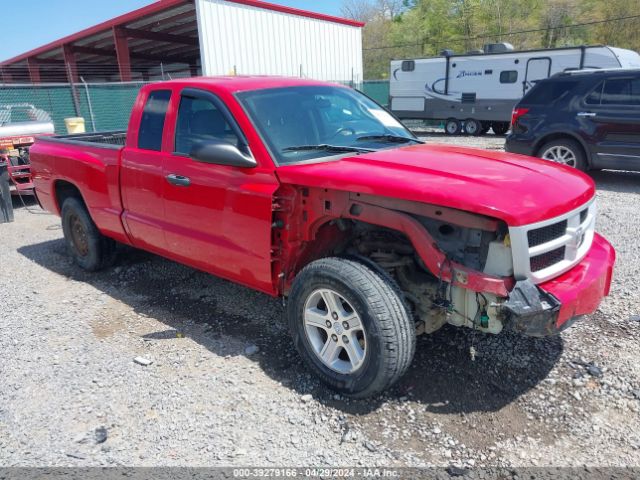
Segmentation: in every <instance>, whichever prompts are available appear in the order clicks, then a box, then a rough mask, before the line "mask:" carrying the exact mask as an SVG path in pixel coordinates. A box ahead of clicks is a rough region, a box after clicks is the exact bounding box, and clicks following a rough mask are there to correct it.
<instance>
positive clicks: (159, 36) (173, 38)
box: [120, 27, 198, 46]
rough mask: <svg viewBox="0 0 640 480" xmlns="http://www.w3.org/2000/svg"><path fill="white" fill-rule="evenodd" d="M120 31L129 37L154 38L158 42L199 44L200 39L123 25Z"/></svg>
mask: <svg viewBox="0 0 640 480" xmlns="http://www.w3.org/2000/svg"><path fill="white" fill-rule="evenodd" d="M120 31H121V32H122V34H123V35H126V36H127V37H128V38H141V39H143V40H153V41H156V42H167V43H177V44H183V45H195V46H197V45H198V39H197V38H194V37H187V36H185V35H175V34H172V33H162V32H151V31H147V30H137V29H134V28H125V27H121V28H120Z"/></svg>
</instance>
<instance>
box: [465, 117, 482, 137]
mask: <svg viewBox="0 0 640 480" xmlns="http://www.w3.org/2000/svg"><path fill="white" fill-rule="evenodd" d="M464 131H465V132H467V133H468V134H469V135H474V136H475V135H480V133H481V132H482V125H481V124H480V122H479V121H478V120H475V119H473V118H468V119H466V120H465V121H464Z"/></svg>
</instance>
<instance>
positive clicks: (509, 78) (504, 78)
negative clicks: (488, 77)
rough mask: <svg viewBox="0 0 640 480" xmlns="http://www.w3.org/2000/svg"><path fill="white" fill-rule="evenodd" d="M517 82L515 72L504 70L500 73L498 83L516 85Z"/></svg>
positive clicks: (516, 73)
mask: <svg viewBox="0 0 640 480" xmlns="http://www.w3.org/2000/svg"><path fill="white" fill-rule="evenodd" d="M517 81H518V71H517V70H504V71H502V72H500V83H516V82H517Z"/></svg>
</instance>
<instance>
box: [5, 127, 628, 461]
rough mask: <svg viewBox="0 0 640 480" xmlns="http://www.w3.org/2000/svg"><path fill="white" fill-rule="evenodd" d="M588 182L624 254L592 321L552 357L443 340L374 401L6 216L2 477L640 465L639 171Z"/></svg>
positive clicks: (171, 272)
mask: <svg viewBox="0 0 640 480" xmlns="http://www.w3.org/2000/svg"><path fill="white" fill-rule="evenodd" d="M428 138H429V140H430V141H438V142H457V143H462V144H471V145H477V146H481V147H486V148H495V149H499V148H501V145H502V143H503V139H502V138H500V137H494V136H487V137H484V138H470V137H459V138H456V139H452V138H450V137H444V136H441V135H436V134H429V135H428ZM594 178H595V179H596V181H597V183H598V197H599V208H600V217H599V230H600V231H601V232H602V233H604V234H605V235H606V236H607V237H608V238H609V239H610V241H612V242H613V244H614V246H615V247H616V249H617V252H618V264H617V269H616V273H615V279H614V281H615V283H614V285H613V289H612V295H611V297H609V298H608V299H607V300H606V301H605V302H604V303H603V304H602V306H601V308H600V310H599V311H598V312H597V313H596V314H595V315H593V316H592V317H591V318H589V319H588V320H585V321H583V322H581V323H578V324H576V325H575V326H574V327H573V328H571V329H570V330H569V331H567V332H566V333H564V334H563V335H562V337H560V338H553V339H545V340H536V339H530V338H523V337H518V336H513V335H501V336H484V335H481V334H477V335H474V334H473V333H472V332H470V331H468V330H460V329H455V328H450V327H445V328H443V329H442V330H441V331H439V332H437V333H436V334H434V335H432V336H428V337H426V336H425V337H421V338H420V339H419V342H418V349H417V354H416V358H415V361H414V362H413V365H412V367H411V369H410V371H409V373H408V374H407V375H406V377H405V378H403V380H402V381H401V382H400V383H399V385H398V386H397V387H395V388H394V389H392V390H391V391H390V392H388V393H387V394H385V395H384V396H382V397H379V398H376V399H372V400H368V401H348V400H346V399H344V398H341V397H340V396H338V395H334V394H333V393H332V392H330V391H328V390H327V389H325V388H324V387H323V386H322V385H321V384H319V383H318V382H317V381H316V380H315V378H313V377H312V376H311V375H310V374H309V373H308V372H307V371H306V370H305V368H304V367H303V366H301V364H300V361H299V359H298V357H297V355H296V354H295V353H294V351H293V350H292V346H291V343H290V341H289V338H288V335H287V331H286V328H285V325H284V322H283V321H282V306H281V302H280V301H277V300H273V299H270V298H268V297H266V296H264V295H262V294H259V293H255V292H252V291H250V290H247V289H245V288H242V287H239V286H236V285H233V284H231V283H228V282H226V281H223V280H219V279H216V278H214V277H211V276H208V275H205V274H203V273H200V272H197V271H194V270H191V269H189V268H187V267H183V266H181V265H177V264H175V263H172V262H170V261H167V260H164V259H161V258H159V257H155V256H153V255H150V254H146V253H143V252H137V251H133V250H130V249H122V251H121V252H120V261H119V263H118V264H117V265H116V266H115V267H112V268H110V269H108V270H106V271H103V272H99V273H95V274H88V273H85V272H83V271H81V270H80V269H78V268H76V267H75V266H73V265H72V263H71V262H70V260H69V258H68V257H67V255H66V253H65V249H64V244H63V242H62V240H61V238H62V232H61V230H60V227H59V220H58V219H57V218H56V217H53V216H49V215H43V214H31V213H29V212H28V211H27V210H26V209H24V208H18V209H17V211H16V222H15V223H12V224H5V225H0V239H1V240H2V242H1V245H2V247H1V248H2V250H0V260H1V261H0V265H1V266H0V285H2V290H1V292H2V293H1V294H0V312H2V313H1V315H2V324H1V325H2V330H1V332H2V335H0V352H1V353H0V355H1V363H0V379H1V383H0V384H1V387H0V466H13V465H23V466H41V465H59V466H76V465H81V466H89V465H92V466H93V465H128V466H134V465H145V466H151V465H190V466H198V465H202V466H205V465H207V466H213V465H225V466H232V465H233V466H236V465H237V466H240V465H263V466H270V465H271V466H273V465H279V466H282V465H287V466H294V465H303V466H307V465H319V466H322V465H334V466H337V465H343V466H344V465H349V466H359V465H367V466H382V465H387V466H405V465H407V466H430V465H438V466H449V465H453V466H456V467H469V466H476V467H477V466H485V465H486V466H548V465H554V466H565V465H583V464H587V465H597V466H606V465H615V466H624V465H636V466H640V414H639V411H640V355H638V353H639V352H638V340H639V339H640V321H639V320H638V319H639V318H640V301H639V299H638V290H637V279H638V278H639V276H640V271H639V270H640V253H639V250H638V242H637V240H636V239H637V234H638V232H639V231H640V215H638V207H639V206H640V201H639V197H638V194H639V193H640V174H635V173H622V172H606V171H605V172H596V173H595V174H594ZM31 208H32V209H34V210H35V209H36V207H33V206H32V207H31ZM472 345H474V347H475V349H476V350H477V351H478V356H477V358H476V360H475V361H474V362H472V361H471V359H470V357H469V348H470V347H471V346H472Z"/></svg>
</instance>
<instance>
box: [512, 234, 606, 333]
mask: <svg viewBox="0 0 640 480" xmlns="http://www.w3.org/2000/svg"><path fill="white" fill-rule="evenodd" d="M615 257H616V254H615V251H614V249H613V247H612V246H611V244H610V243H609V242H607V240H605V239H604V238H603V237H601V236H600V235H598V234H595V236H594V239H593V244H592V246H591V249H590V250H589V253H587V255H586V256H585V257H584V259H583V260H582V261H581V262H580V263H579V264H577V265H576V266H575V267H573V268H572V269H571V270H569V271H568V272H565V273H563V274H562V275H560V276H558V277H556V278H554V279H552V280H549V281H546V282H544V283H541V284H539V285H537V286H534V285H533V284H531V283H530V282H528V281H523V282H518V283H517V284H516V287H515V288H514V290H513V291H512V292H511V294H510V296H509V298H508V300H507V302H506V303H505V304H503V308H504V312H505V314H506V317H507V323H506V327H507V329H510V330H515V331H517V332H520V333H523V334H525V335H531V336H534V337H545V336H550V335H557V334H558V333H560V332H562V331H563V330H565V329H566V328H568V327H569V326H571V324H573V322H574V321H575V320H577V319H578V318H580V317H581V316H583V315H587V314H590V313H593V312H594V311H595V310H596V309H597V308H598V305H600V302H601V301H602V299H603V298H604V297H606V296H607V295H608V294H609V289H610V286H611V277H612V275H613V265H614V263H615Z"/></svg>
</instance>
